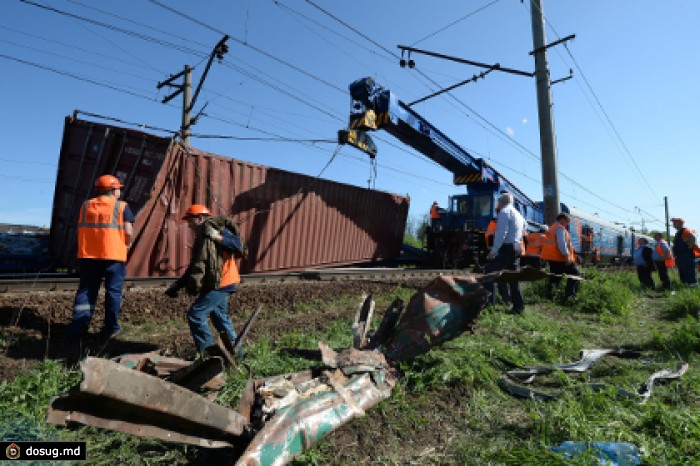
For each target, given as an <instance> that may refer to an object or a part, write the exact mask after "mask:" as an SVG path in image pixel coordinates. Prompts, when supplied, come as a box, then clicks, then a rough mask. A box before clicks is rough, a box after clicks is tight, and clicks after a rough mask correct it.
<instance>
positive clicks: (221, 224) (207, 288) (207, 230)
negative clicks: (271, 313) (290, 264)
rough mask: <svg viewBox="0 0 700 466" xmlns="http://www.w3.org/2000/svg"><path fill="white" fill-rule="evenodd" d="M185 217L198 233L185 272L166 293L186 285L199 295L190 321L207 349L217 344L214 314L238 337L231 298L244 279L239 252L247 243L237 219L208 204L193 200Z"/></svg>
mask: <svg viewBox="0 0 700 466" xmlns="http://www.w3.org/2000/svg"><path fill="white" fill-rule="evenodd" d="M183 220H187V222H188V224H189V226H190V228H192V229H193V230H194V233H195V239H194V245H193V246H192V257H191V259H190V264H189V266H188V267H187V270H186V271H185V273H184V274H183V275H182V277H180V278H179V279H178V280H177V281H176V282H175V283H173V284H172V285H171V286H170V287H169V288H168V289H167V290H166V291H165V294H166V295H168V296H170V297H171V298H174V297H176V296H177V293H178V291H179V290H180V289H181V288H185V290H186V291H187V293H188V294H190V295H193V296H194V295H197V299H196V300H195V301H194V303H193V304H192V306H191V307H190V309H189V311H187V322H188V323H189V326H190V332H191V334H192V338H193V339H194V344H195V346H196V347H197V352H198V353H204V350H205V349H206V348H208V347H209V346H212V345H215V344H216V342H215V341H214V338H213V337H212V335H211V331H210V329H209V320H208V318H209V317H210V316H211V321H212V323H213V324H214V328H216V330H217V331H218V332H219V333H220V334H225V335H226V336H228V338H229V339H230V341H231V342H235V340H236V331H235V330H234V328H233V323H232V322H231V318H230V317H229V314H228V301H229V295H230V294H231V293H235V292H236V287H237V285H238V283H240V281H241V278H240V276H239V274H238V268H237V267H236V255H237V254H245V253H244V250H245V246H243V242H242V240H241V237H240V233H239V230H238V226H237V225H236V224H235V223H233V220H231V219H230V218H229V217H226V216H224V215H215V216H212V215H211V212H210V211H209V209H207V208H206V206H203V205H200V204H192V205H191V206H190V207H189V208H188V209H187V211H186V212H185V216H184V217H183Z"/></svg>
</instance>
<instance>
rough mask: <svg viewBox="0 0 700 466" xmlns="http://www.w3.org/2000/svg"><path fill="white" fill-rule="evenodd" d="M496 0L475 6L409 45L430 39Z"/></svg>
mask: <svg viewBox="0 0 700 466" xmlns="http://www.w3.org/2000/svg"><path fill="white" fill-rule="evenodd" d="M498 1H499V0H492V1H491V2H489V3H487V4H486V5H483V6H481V7H479V8H477V9H476V10H474V11H470V12H469V13H467V14H466V15H464V16H462V17H460V18H457V19H456V20H454V21H452V22H450V23H448V24H446V25H444V26H442V27H441V28H439V29H438V30H437V31H433V32H431V33H430V34H428V35H426V36H424V37H421V38H420V39H418V40H417V41H415V42H414V43H412V44H411V46H412V47H415V45H416V44H419V43H421V42H423V41H424V40H427V39H430V38H431V37H433V36H435V35H437V34H440V33H441V32H443V31H445V30H447V29H449V28H451V27H452V26H454V25H456V24H459V23H461V22H462V21H464V20H465V19H468V18H471V17H472V16H474V15H476V14H477V13H480V12H482V11H484V10H485V9H487V8H488V7H490V6H491V5H495V4H496V3H498Z"/></svg>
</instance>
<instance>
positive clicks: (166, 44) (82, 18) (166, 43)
mask: <svg viewBox="0 0 700 466" xmlns="http://www.w3.org/2000/svg"><path fill="white" fill-rule="evenodd" d="M19 1H20V2H22V3H24V4H27V5H31V6H34V7H37V8H40V9H42V10H46V11H50V12H52V13H56V14H59V15H62V16H66V17H68V18H73V19H76V20H78V21H83V22H86V23H89V24H93V25H95V26H100V27H103V28H106V29H109V30H111V31H115V32H119V33H121V34H125V35H128V36H131V37H135V38H137V39H141V40H144V41H146V42H152V43H155V44H158V45H162V46H164V47H168V48H171V49H175V50H178V51H180V52H184V53H188V54H191V55H195V56H197V57H201V56H202V55H203V54H204V55H205V56H206V53H205V52H201V51H199V50H195V49H193V48H190V47H187V46H184V45H179V44H176V43H174V42H170V41H167V40H163V39H158V38H157V37H153V36H150V35H148V34H142V33H140V32H136V31H131V30H129V29H125V28H122V27H119V26H115V25H113V24H108V23H103V22H102V21H97V20H95V19H92V18H87V17H85V16H80V15H76V14H74V13H70V12H68V11H65V10H60V9H58V8H53V7H50V6H48V5H43V4H41V3H36V2H33V1H31V0H19Z"/></svg>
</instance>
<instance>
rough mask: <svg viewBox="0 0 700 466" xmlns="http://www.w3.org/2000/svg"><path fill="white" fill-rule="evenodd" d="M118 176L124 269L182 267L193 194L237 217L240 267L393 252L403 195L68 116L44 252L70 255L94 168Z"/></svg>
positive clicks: (174, 270)
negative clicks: (125, 212) (126, 219)
mask: <svg viewBox="0 0 700 466" xmlns="http://www.w3.org/2000/svg"><path fill="white" fill-rule="evenodd" d="M104 173H111V174H114V175H116V176H117V177H118V178H119V179H120V180H121V181H122V183H123V184H124V188H123V190H122V192H123V194H122V199H123V200H125V201H126V202H128V204H129V206H130V207H131V210H132V211H133V213H134V215H135V216H136V223H135V225H134V227H135V232H134V235H135V242H134V245H133V247H132V248H131V250H130V252H129V261H128V263H127V275H128V276H130V277H156V276H174V275H180V274H182V273H183V272H184V270H185V269H186V267H187V264H188V262H189V258H190V253H189V248H190V247H191V244H192V242H193V240H194V238H193V235H192V233H191V232H190V230H189V228H188V226H187V224H186V223H185V222H183V221H182V220H181V218H182V215H183V213H184V212H185V209H187V207H189V206H190V205H191V204H193V203H197V204H205V205H207V206H209V208H210V209H211V210H212V212H213V213H214V214H227V215H230V216H232V217H233V219H234V220H235V221H237V222H239V223H240V226H241V233H242V235H243V237H244V239H245V240H246V242H247V244H248V248H249V257H248V258H247V259H244V260H243V261H242V262H241V264H239V266H240V267H241V271H242V272H243V273H255V272H273V271H285V270H298V269H305V268H313V267H329V266H339V265H345V264H355V263H361V262H369V261H375V260H379V259H385V258H391V257H397V256H398V254H399V251H400V247H401V243H402V241H403V231H404V227H405V223H406V216H407V214H408V204H409V200H408V198H406V197H402V196H396V195H393V194H389V193H383V192H378V191H372V190H368V189H364V188H359V187H356V186H350V185H346V184H341V183H336V182H333V181H328V180H323V179H318V178H314V177H311V176H306V175H300V174H296V173H291V172H288V171H284V170H279V169H275V168H270V167H265V166H262V165H256V164H253V163H250V162H244V161H241V160H235V159H231V158H228V157H222V156H219V155H214V154H209V153H206V152H202V151H199V150H196V149H193V148H185V147H184V146H182V145H180V144H178V143H177V142H175V141H173V140H171V139H169V138H163V137H160V136H156V135H152V134H148V133H144V132H141V131H136V130H132V129H126V128H119V127H114V126H109V125H104V124H100V123H95V122H90V121H84V120H79V119H76V118H70V117H69V118H66V123H65V129H64V133H63V143H62V147H61V156H60V160H59V168H58V173H57V179H56V191H55V194H54V204H53V212H52V219H51V239H50V252H51V254H52V256H53V257H55V258H56V259H57V260H58V261H59V262H60V263H61V264H63V265H65V266H68V267H72V266H74V265H75V263H76V259H75V253H76V247H77V244H76V238H77V230H76V228H77V226H76V220H77V218H78V213H79V210H80V206H81V205H82V203H83V202H84V201H85V200H86V199H87V198H89V197H90V196H92V195H94V192H93V188H92V187H93V184H94V181H95V179H96V177H98V176H100V175H102V174H104Z"/></svg>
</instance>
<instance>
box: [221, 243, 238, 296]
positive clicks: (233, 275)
mask: <svg viewBox="0 0 700 466" xmlns="http://www.w3.org/2000/svg"><path fill="white" fill-rule="evenodd" d="M240 282H241V276H240V275H239V274H238V267H236V258H235V257H233V254H230V253H228V252H224V264H223V265H222V267H221V284H220V285H219V288H223V287H225V286H228V285H235V284H237V283H240Z"/></svg>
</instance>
